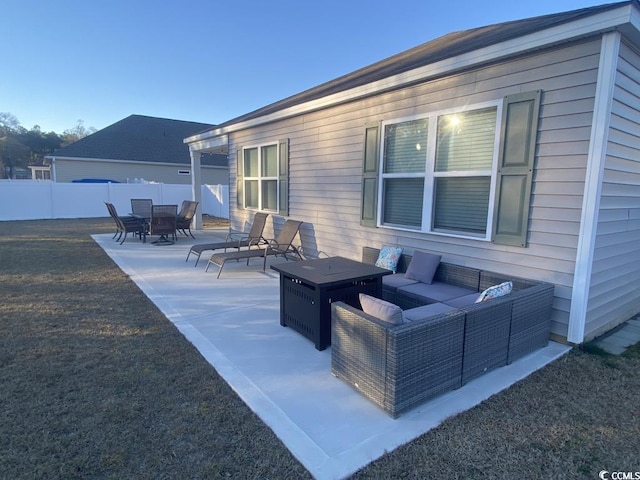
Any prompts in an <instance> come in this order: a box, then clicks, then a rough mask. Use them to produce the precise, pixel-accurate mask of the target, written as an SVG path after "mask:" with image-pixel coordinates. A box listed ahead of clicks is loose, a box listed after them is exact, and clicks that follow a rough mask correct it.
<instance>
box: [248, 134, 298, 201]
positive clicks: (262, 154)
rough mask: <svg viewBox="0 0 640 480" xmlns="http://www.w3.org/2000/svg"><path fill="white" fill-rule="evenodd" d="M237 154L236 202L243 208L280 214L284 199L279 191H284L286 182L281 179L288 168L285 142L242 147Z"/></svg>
mask: <svg viewBox="0 0 640 480" xmlns="http://www.w3.org/2000/svg"><path fill="white" fill-rule="evenodd" d="M238 153H239V155H240V158H241V160H242V164H241V165H239V168H238V182H239V188H238V203H239V204H240V205H242V206H243V207H244V208H249V209H254V210H262V211H267V212H282V209H283V206H284V204H286V199H285V198H283V197H284V195H283V193H281V192H280V190H281V189H285V190H286V186H287V182H286V179H283V177H282V176H283V174H284V175H286V171H287V169H288V166H287V165H286V161H287V160H288V159H287V157H288V148H287V143H286V141H280V142H277V143H271V144H266V145H258V146H252V147H244V148H242V149H240V150H239V152H238ZM283 162H284V163H283ZM240 183H241V185H240Z"/></svg>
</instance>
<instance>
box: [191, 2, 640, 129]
mask: <svg viewBox="0 0 640 480" xmlns="http://www.w3.org/2000/svg"><path fill="white" fill-rule="evenodd" d="M631 4H635V5H638V6H640V3H639V2H638V0H627V1H624V2H617V3H610V4H605V5H599V6H595V7H588V8H582V9H579V10H572V11H569V12H563V13H556V14H550V15H544V16H539V17H533V18H527V19H524V20H515V21H510V22H504V23H498V24H494V25H489V26H485V27H480V28H474V29H470V30H464V31H459V32H453V33H449V34H447V35H444V36H442V37H439V38H437V39H435V40H432V41H429V42H427V43H423V44H422V45H419V46H417V47H414V48H412V49H409V50H406V51H404V52H402V53H399V54H397V55H394V56H391V57H389V58H386V59H384V60H382V61H379V62H377V63H374V64H372V65H369V66H367V67H364V68H361V69H359V70H356V71H354V72H352V73H349V74H347V75H344V76H341V77H338V78H336V79H334V80H331V81H329V82H326V83H323V84H321V85H319V86H317V87H314V88H311V89H309V90H305V91H303V92H301V93H298V94H296V95H293V96H291V97H288V98H285V99H283V100H280V101H278V102H275V103H272V104H270V105H267V106H265V107H262V108H260V109H258V110H254V111H252V112H249V113H247V114H244V115H241V116H239V117H236V118H233V119H231V120H229V121H226V122H224V123H222V124H219V125H216V126H214V127H212V128H211V129H209V131H208V132H211V133H213V132H214V131H217V132H221V131H223V130H224V129H225V127H227V126H229V125H233V124H238V123H240V122H244V121H248V120H253V119H256V118H260V117H264V116H266V115H270V114H274V113H276V112H279V111H281V110H284V109H286V108H290V107H295V106H297V105H301V104H304V103H306V102H312V101H314V100H318V99H321V98H323V97H327V96H329V95H333V94H337V93H340V92H344V91H347V90H350V89H354V88H357V87H362V86H364V85H367V84H371V83H373V82H376V81H379V80H383V79H386V78H388V77H392V76H394V75H399V74H402V73H405V72H409V71H410V70H414V69H416V68H420V67H424V66H427V65H431V64H434V63H435V62H439V61H443V60H446V59H449V58H453V57H456V56H459V55H463V54H466V53H470V52H473V51H476V50H479V49H481V48H483V47H489V46H492V45H496V44H499V43H502V42H506V41H508V40H511V39H515V38H518V37H522V36H525V35H527V34H531V33H536V32H539V31H542V30H546V29H549V28H553V27H556V26H561V25H563V24H566V23H569V22H574V21H577V20H580V19H583V18H587V17H590V16H593V15H596V14H599V13H603V12H607V11H609V10H613V9H616V8H620V7H621V6H625V5H631ZM549 42H550V43H551V42H552V40H550V41H549ZM423 81H424V78H420V79H417V80H416V82H423ZM402 86H407V84H406V83H405V84H403V85H402ZM375 93H376V94H377V93H380V91H376V92H375ZM208 132H202V135H198V136H197V138H206V137H207V136H210V135H208V134H207V133H208ZM195 139H196V136H194V137H193V138H189V139H187V141H191V140H195Z"/></svg>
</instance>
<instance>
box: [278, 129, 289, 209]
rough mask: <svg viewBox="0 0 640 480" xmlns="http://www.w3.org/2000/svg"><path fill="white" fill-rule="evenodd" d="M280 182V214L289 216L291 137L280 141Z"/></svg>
mask: <svg viewBox="0 0 640 480" xmlns="http://www.w3.org/2000/svg"><path fill="white" fill-rule="evenodd" d="M278 163H279V166H278V168H279V172H278V184H279V188H280V198H279V207H278V208H279V212H278V213H279V214H280V215H282V216H285V217H288V216H289V139H288V138H285V139H283V140H279V141H278Z"/></svg>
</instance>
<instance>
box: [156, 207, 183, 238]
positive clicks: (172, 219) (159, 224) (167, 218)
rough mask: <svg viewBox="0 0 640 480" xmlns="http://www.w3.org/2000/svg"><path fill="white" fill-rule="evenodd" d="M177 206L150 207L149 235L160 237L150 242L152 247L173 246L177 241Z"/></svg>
mask: <svg viewBox="0 0 640 480" xmlns="http://www.w3.org/2000/svg"><path fill="white" fill-rule="evenodd" d="M177 216H178V205H153V206H152V207H151V221H150V222H149V235H160V237H159V238H158V239H157V240H154V241H153V242H151V243H152V244H154V245H173V243H174V242H175V241H177V239H178V236H177V235H176V217H177Z"/></svg>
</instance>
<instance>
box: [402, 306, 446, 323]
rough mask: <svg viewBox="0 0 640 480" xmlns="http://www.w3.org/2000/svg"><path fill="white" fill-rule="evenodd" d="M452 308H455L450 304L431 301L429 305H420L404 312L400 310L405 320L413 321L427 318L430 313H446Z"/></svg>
mask: <svg viewBox="0 0 640 480" xmlns="http://www.w3.org/2000/svg"><path fill="white" fill-rule="evenodd" d="M452 310H456V308H454V307H452V306H451V305H445V304H444V303H431V304H429V305H423V306H421V307H416V308H410V309H409V310H405V311H404V312H402V316H403V317H404V321H405V322H415V321H418V320H423V319H425V318H428V317H430V316H432V315H439V314H441V313H447V312H450V311H452Z"/></svg>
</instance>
